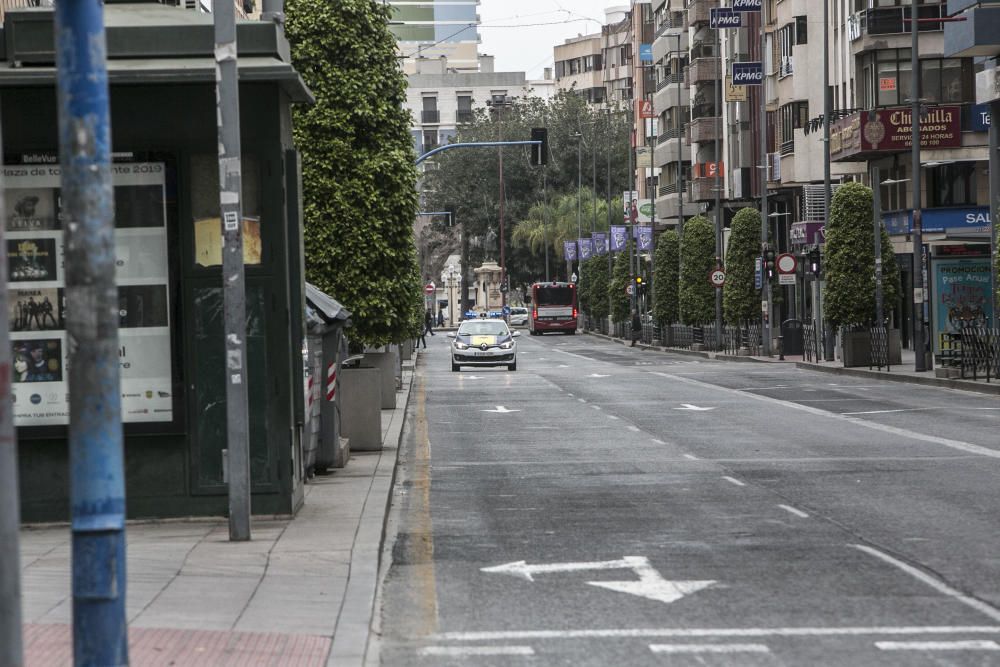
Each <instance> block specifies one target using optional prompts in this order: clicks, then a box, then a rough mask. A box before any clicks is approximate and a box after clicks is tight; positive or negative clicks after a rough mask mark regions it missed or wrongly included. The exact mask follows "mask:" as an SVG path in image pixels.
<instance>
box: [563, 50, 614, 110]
mask: <svg viewBox="0 0 1000 667" xmlns="http://www.w3.org/2000/svg"><path fill="white" fill-rule="evenodd" d="M553 55H554V58H555V77H556V88H557V89H558V90H566V91H573V92H575V93H576V94H577V95H581V96H583V97H584V98H585V99H586V100H587V102H588V103H590V104H598V105H599V104H604V101H605V99H606V94H605V88H604V52H603V49H602V36H601V35H600V34H593V35H578V36H576V37H572V38H570V39H567V40H566V41H565V42H563V43H562V44H560V45H558V46H556V47H555V48H554V49H553Z"/></svg>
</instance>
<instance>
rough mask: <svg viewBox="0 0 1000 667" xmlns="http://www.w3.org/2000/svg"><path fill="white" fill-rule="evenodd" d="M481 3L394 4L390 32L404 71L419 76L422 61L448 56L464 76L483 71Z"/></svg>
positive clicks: (409, 0) (432, 0)
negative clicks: (418, 66)
mask: <svg viewBox="0 0 1000 667" xmlns="http://www.w3.org/2000/svg"><path fill="white" fill-rule="evenodd" d="M479 2H480V0H390V2H389V3H388V4H389V5H390V7H391V8H392V19H391V22H390V29H391V30H392V32H393V34H394V35H395V36H396V41H397V44H398V47H399V55H400V61H401V63H402V65H403V71H404V72H406V73H407V74H415V73H416V71H417V70H416V67H417V59H418V58H430V59H437V58H440V57H441V56H444V57H445V58H447V59H448V62H449V67H451V68H453V69H455V70H458V71H460V72H477V71H479V43H480V41H481V40H480V36H479V24H480V20H479V13H478V11H479Z"/></svg>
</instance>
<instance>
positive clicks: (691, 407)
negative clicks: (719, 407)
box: [674, 403, 715, 412]
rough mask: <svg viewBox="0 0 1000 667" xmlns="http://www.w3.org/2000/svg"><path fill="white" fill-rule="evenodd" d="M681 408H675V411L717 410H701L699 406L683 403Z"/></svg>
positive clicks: (705, 409) (706, 410)
mask: <svg viewBox="0 0 1000 667" xmlns="http://www.w3.org/2000/svg"><path fill="white" fill-rule="evenodd" d="M681 405H682V406H684V407H681V408H674V410H691V411H692V412H708V411H709V410H714V409H715V408H701V407H698V406H697V405H691V404H690V403H681Z"/></svg>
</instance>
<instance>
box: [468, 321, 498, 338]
mask: <svg viewBox="0 0 1000 667" xmlns="http://www.w3.org/2000/svg"><path fill="white" fill-rule="evenodd" d="M458 333H459V334H461V335H463V336H505V335H507V325H506V324H504V323H503V322H502V321H499V320H480V321H476V322H463V323H462V326H461V327H459V329H458Z"/></svg>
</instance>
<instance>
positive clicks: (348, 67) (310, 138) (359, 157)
mask: <svg viewBox="0 0 1000 667" xmlns="http://www.w3.org/2000/svg"><path fill="white" fill-rule="evenodd" d="M285 11H286V25H285V34H286V35H287V37H288V41H289V43H290V44H291V49H292V64H293V65H294V66H295V69H296V70H297V71H298V72H299V74H300V75H301V76H302V78H303V80H304V81H305V83H306V85H308V86H309V88H310V90H312V92H313V95H315V97H316V104H315V105H313V106H304V105H300V106H297V107H296V108H295V112H294V118H293V123H294V136H295V143H296V145H297V146H298V147H299V149H300V150H301V152H302V182H303V209H304V214H305V235H304V236H305V253H306V275H307V277H308V279H309V280H310V281H311V282H312V283H314V284H315V285H316V286H317V287H319V288H320V289H322V290H324V291H326V292H328V293H330V294H331V295H333V296H335V297H336V298H337V299H338V300H339V301H341V302H342V303H343V304H344V306H345V307H347V309H348V310H350V311H351V312H352V313H353V318H352V319H353V321H354V330H353V335H352V338H353V339H354V340H355V342H359V343H364V344H368V345H383V344H386V343H391V342H399V341H402V340H405V339H407V338H409V337H410V336H412V335H413V333H414V331H415V330H416V325H417V322H416V319H417V313H418V312H419V310H420V303H421V299H422V296H421V290H420V275H419V271H418V269H417V262H416V252H415V246H414V238H413V219H414V217H415V215H416V212H417V195H416V187H415V186H416V169H415V167H414V165H413V163H414V159H415V156H414V152H413V140H412V138H411V136H410V116H409V114H408V113H407V112H406V111H405V110H404V109H403V103H404V102H405V101H406V92H405V91H406V79H405V77H404V76H403V74H402V72H401V71H400V69H399V66H398V64H397V61H396V41H395V39H394V38H393V36H392V35H391V34H390V33H389V29H388V23H387V22H388V18H389V10H388V8H387V7H386V6H385V5H383V3H381V2H377V1H376V0H339V1H338V2H335V3H330V2H320V1H319V0H289V2H288V3H287V4H286V7H285ZM415 304H416V305H415Z"/></svg>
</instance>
